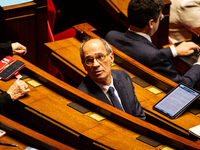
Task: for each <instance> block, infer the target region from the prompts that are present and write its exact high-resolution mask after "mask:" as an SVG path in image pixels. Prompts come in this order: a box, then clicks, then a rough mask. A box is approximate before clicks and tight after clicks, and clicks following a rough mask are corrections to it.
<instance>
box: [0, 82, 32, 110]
mask: <svg viewBox="0 0 200 150" xmlns="http://www.w3.org/2000/svg"><path fill="white" fill-rule="evenodd" d="M0 91H1V94H0V110H1V109H3V108H4V107H6V106H7V105H9V104H10V103H12V101H15V100H17V99H19V98H20V97H22V96H24V94H26V93H28V92H29V91H30V89H29V88H28V85H27V84H26V83H25V82H24V81H22V80H20V79H17V80H16V81H15V82H14V83H13V84H12V85H11V86H10V88H9V89H8V91H7V92H5V91H2V90H0Z"/></svg>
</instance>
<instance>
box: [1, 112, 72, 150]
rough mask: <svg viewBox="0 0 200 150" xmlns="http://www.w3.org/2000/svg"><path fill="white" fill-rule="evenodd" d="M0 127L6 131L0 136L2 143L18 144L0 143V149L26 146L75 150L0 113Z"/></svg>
mask: <svg viewBox="0 0 200 150" xmlns="http://www.w3.org/2000/svg"><path fill="white" fill-rule="evenodd" d="M0 120H1V121H0V128H1V129H2V130H4V131H6V135H5V136H3V137H2V138H0V142H2V143H10V144H15V145H18V146H17V147H11V146H3V145H0V147H1V150H6V149H9V150H19V149H25V148H26V147H34V148H37V149H43V150H45V149H46V150H48V149H67V150H75V149H74V148H72V147H69V146H67V145H65V144H62V143H60V142H58V141H55V140H53V139H51V138H49V137H47V136H44V135H42V134H40V133H38V132H36V131H33V130H31V129H29V128H27V127H25V126H23V125H21V124H19V123H17V122H14V121H12V120H10V119H8V118H6V117H4V116H2V115H0Z"/></svg>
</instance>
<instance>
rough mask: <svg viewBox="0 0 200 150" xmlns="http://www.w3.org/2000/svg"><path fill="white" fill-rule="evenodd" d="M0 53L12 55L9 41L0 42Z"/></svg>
mask: <svg viewBox="0 0 200 150" xmlns="http://www.w3.org/2000/svg"><path fill="white" fill-rule="evenodd" d="M0 55H10V56H12V55H13V53H12V46H11V42H7V43H0Z"/></svg>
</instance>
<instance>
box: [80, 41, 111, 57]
mask: <svg viewBox="0 0 200 150" xmlns="http://www.w3.org/2000/svg"><path fill="white" fill-rule="evenodd" d="M92 39H99V40H100V41H101V42H102V43H103V44H104V46H105V48H106V51H107V53H108V54H110V53H112V52H113V50H112V48H111V47H110V45H109V44H108V42H106V40H104V39H101V38H90V39H88V40H86V41H84V42H83V43H82V44H81V47H80V56H81V60H84V58H83V46H84V45H85V43H87V42H88V41H89V40H92Z"/></svg>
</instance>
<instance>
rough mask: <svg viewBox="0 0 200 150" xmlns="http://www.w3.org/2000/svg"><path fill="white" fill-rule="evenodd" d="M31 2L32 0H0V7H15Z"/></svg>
mask: <svg viewBox="0 0 200 150" xmlns="http://www.w3.org/2000/svg"><path fill="white" fill-rule="evenodd" d="M32 1H33V0H0V6H1V7H5V6H11V5H16V4H23V3H28V2H32Z"/></svg>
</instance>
